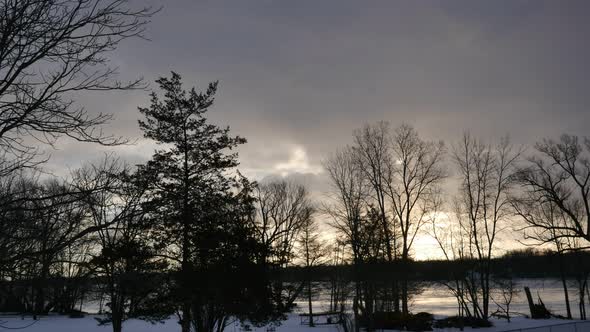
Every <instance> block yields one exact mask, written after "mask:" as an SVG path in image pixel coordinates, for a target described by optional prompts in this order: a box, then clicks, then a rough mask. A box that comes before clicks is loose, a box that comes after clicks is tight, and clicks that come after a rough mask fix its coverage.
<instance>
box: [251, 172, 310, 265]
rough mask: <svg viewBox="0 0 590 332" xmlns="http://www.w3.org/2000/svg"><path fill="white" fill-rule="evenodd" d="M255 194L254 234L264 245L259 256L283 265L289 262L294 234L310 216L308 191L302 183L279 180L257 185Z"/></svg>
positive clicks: (291, 255) (295, 238)
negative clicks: (263, 250) (264, 250)
mask: <svg viewBox="0 0 590 332" xmlns="http://www.w3.org/2000/svg"><path fill="white" fill-rule="evenodd" d="M255 196H256V198H257V201H258V216H257V218H256V219H254V222H255V224H256V233H257V235H258V237H259V238H260V240H261V242H262V243H263V245H264V247H265V248H267V250H266V252H265V253H264V257H262V258H261V259H262V261H264V262H265V263H272V264H278V265H279V266H283V267H284V266H286V265H287V264H289V263H290V262H291V261H292V259H293V257H294V252H293V249H294V245H295V242H296V240H297V237H298V235H299V234H300V232H301V230H302V228H303V227H305V226H306V223H308V222H309V220H310V219H311V217H312V213H313V207H312V204H311V200H310V198H309V191H308V190H307V189H306V188H305V186H303V185H300V184H296V183H293V182H288V181H284V180H279V181H275V182H270V183H266V184H261V185H259V186H258V187H257V188H256V190H255Z"/></svg>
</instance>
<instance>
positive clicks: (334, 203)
mask: <svg viewBox="0 0 590 332" xmlns="http://www.w3.org/2000/svg"><path fill="white" fill-rule="evenodd" d="M324 168H325V170H326V172H327V173H328V176H329V178H330V181H331V184H332V190H331V194H330V197H329V200H328V202H327V203H326V205H325V206H324V209H323V210H324V212H325V214H326V215H327V216H328V217H329V218H330V222H329V223H330V225H331V226H332V227H333V228H334V229H335V230H336V231H337V232H338V233H339V234H340V235H341V237H342V239H343V240H344V243H345V244H346V245H347V246H348V248H350V252H351V254H352V255H351V256H352V263H353V267H354V269H355V271H354V283H355V295H354V301H353V313H354V321H355V324H354V328H355V330H356V331H358V330H359V324H358V321H359V302H360V301H362V287H361V280H360V267H361V265H362V263H363V252H362V249H363V248H362V247H363V239H362V228H363V212H364V210H366V200H365V198H366V195H367V183H366V180H365V177H364V176H363V173H362V171H361V169H360V167H359V164H358V162H357V160H356V158H355V156H354V150H353V149H352V148H351V147H346V148H344V149H342V150H340V151H337V152H336V153H335V154H333V155H332V156H331V157H330V158H328V159H327V160H325V161H324Z"/></svg>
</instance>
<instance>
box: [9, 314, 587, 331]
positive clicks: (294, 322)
mask: <svg viewBox="0 0 590 332" xmlns="http://www.w3.org/2000/svg"><path fill="white" fill-rule="evenodd" d="M0 319H1V320H2V321H3V322H4V324H3V325H4V326H6V327H8V328H21V327H25V326H27V325H29V324H31V323H32V321H31V319H30V318H25V319H24V320H21V318H19V317H2V318H0ZM564 322H565V321H563V320H556V319H550V320H531V319H526V318H522V317H520V318H515V319H514V320H513V321H512V322H511V323H507V322H506V321H499V320H493V323H494V325H495V326H494V327H491V328H485V329H483V328H480V329H471V328H465V331H481V332H499V331H510V330H515V329H516V330H518V329H522V328H531V327H542V326H549V325H554V326H552V327H551V329H549V327H547V328H536V329H533V330H526V332H549V331H551V332H574V331H576V332H584V331H590V322H585V323H580V324H579V325H578V326H577V327H576V328H577V330H576V328H574V326H573V325H557V324H563V323H564ZM2 330H4V329H2V328H0V331H2ZM21 331H26V332H109V331H111V326H98V325H97V323H96V320H95V319H94V316H92V315H88V316H86V317H85V318H67V317H63V316H49V317H42V318H41V319H40V320H38V321H37V322H35V323H34V324H33V325H31V326H28V327H26V328H24V329H22V330H21ZM123 331H124V332H179V331H180V325H178V323H177V322H176V320H175V319H170V320H168V321H166V322H165V323H164V324H156V325H152V324H150V323H147V322H143V321H138V320H129V321H127V322H125V324H124V325H123ZM270 331H271V330H269V329H267V328H266V327H262V328H252V332H270ZM275 331H276V332H342V331H341V329H339V328H338V326H336V325H320V326H317V327H313V328H310V327H308V326H305V325H301V324H300V319H299V316H298V315H297V314H290V315H289V319H287V320H286V321H283V322H282V324H281V325H280V326H277V327H276V328H275ZM435 331H439V332H447V331H448V332H451V331H458V329H435ZM226 332H244V330H243V329H242V328H241V326H240V324H237V323H236V324H232V325H230V326H229V327H228V328H226ZM523 332H524V331H523Z"/></svg>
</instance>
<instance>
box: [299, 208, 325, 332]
mask: <svg viewBox="0 0 590 332" xmlns="http://www.w3.org/2000/svg"><path fill="white" fill-rule="evenodd" d="M298 243H299V251H300V256H301V258H302V259H303V266H304V267H305V269H306V282H307V305H308V310H309V326H310V327H313V326H314V321H313V305H312V304H313V285H312V276H311V272H312V269H313V267H314V266H317V265H321V264H323V263H324V262H325V259H326V258H327V257H326V256H327V254H328V253H329V248H327V246H326V245H325V244H324V242H322V239H321V238H320V233H319V230H318V225H317V221H316V220H315V219H314V218H308V219H307V220H306V221H305V222H304V223H303V226H302V227H301V233H300V235H299V238H298Z"/></svg>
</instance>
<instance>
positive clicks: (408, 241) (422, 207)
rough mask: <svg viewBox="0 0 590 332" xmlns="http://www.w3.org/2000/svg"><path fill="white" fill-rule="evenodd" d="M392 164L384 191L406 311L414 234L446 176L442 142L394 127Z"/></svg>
mask: <svg viewBox="0 0 590 332" xmlns="http://www.w3.org/2000/svg"><path fill="white" fill-rule="evenodd" d="M391 151H392V156H391V158H393V161H394V168H393V170H392V171H391V172H392V174H391V177H392V179H391V181H389V182H387V185H388V186H387V189H386V194H387V196H388V198H389V200H390V204H391V208H392V210H393V215H394V218H395V219H397V225H398V226H399V229H400V239H401V242H402V243H401V260H402V264H403V267H402V271H403V273H402V286H401V302H402V312H403V313H408V311H409V310H408V296H409V294H408V262H409V259H410V250H411V248H412V244H413V243H414V239H415V238H416V235H417V234H418V232H419V231H420V229H421V227H422V226H423V225H424V224H425V222H426V216H427V215H428V214H429V213H430V212H431V208H430V206H431V201H432V197H433V196H434V194H435V193H436V192H437V188H438V185H439V184H440V183H441V181H442V180H443V179H444V178H445V177H446V173H445V170H444V169H443V167H442V159H443V156H444V145H443V143H442V142H438V143H433V142H427V141H424V140H423V139H421V138H420V137H419V135H418V133H417V132H416V130H415V129H414V128H413V127H411V126H409V125H402V126H400V127H399V128H397V129H396V130H395V132H394V134H393V136H392V137H391Z"/></svg>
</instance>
